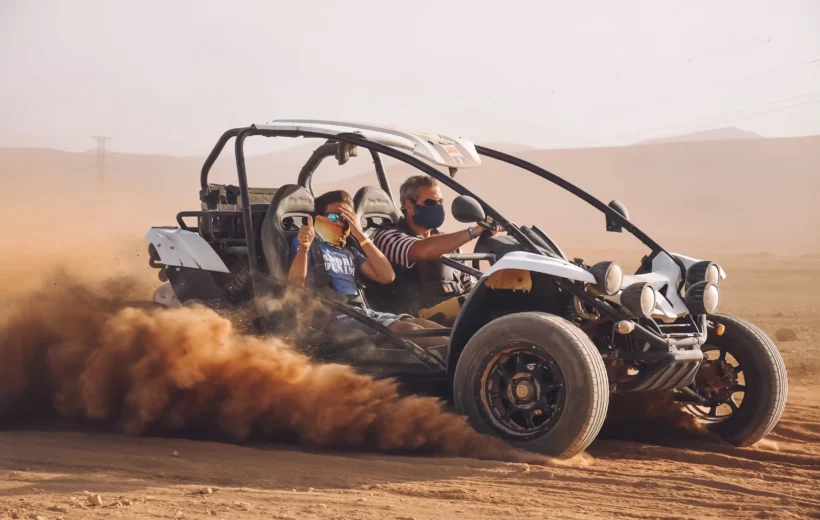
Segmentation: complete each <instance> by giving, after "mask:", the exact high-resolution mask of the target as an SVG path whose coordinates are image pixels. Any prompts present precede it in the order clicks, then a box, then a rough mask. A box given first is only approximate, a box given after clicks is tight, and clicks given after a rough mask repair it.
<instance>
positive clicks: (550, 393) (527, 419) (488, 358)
mask: <svg viewBox="0 0 820 520" xmlns="http://www.w3.org/2000/svg"><path fill="white" fill-rule="evenodd" d="M453 389H454V391H453V394H454V401H455V406H456V409H457V410H458V412H459V413H461V414H463V415H466V416H467V418H468V419H469V421H470V423H471V424H472V425H473V427H474V428H475V429H476V430H478V431H479V432H482V433H486V434H490V435H495V436H496V437H501V438H502V439H504V440H505V441H507V442H509V443H511V444H513V445H515V446H517V447H519V448H522V449H526V450H529V451H535V452H539V453H543V454H546V455H550V456H553V457H558V458H570V457H572V456H574V455H576V454H578V453H580V452H582V451H583V450H585V449H586V448H587V447H588V446H589V444H590V443H591V442H592V441H593V440H594V439H595V437H596V436H597V435H598V432H599V431H600V429H601V426H602V425H603V422H604V419H605V418H606V412H607V407H608V404H609V385H608V381H607V375H606V370H605V368H604V364H603V361H602V360H601V355H600V354H599V353H598V350H597V349H596V348H595V345H594V344H593V343H592V341H591V340H590V339H589V338H588V337H587V336H586V335H585V334H584V333H583V332H582V331H581V330H580V329H579V328H578V327H576V326H575V325H573V324H572V323H570V322H568V321H566V320H564V319H563V318H559V317H557V316H553V315H549V314H544V313H537V312H526V313H518V314H510V315H507V316H504V317H502V318H498V319H496V320H493V321H491V322H490V323H488V324H487V325H485V326H484V327H482V328H481V330H479V331H478V332H477V333H476V334H475V335H474V336H473V337H472V338H471V339H470V341H469V342H468V343H467V346H466V347H465V348H464V351H463V352H462V353H461V356H460V357H459V360H458V364H457V365H456V371H455V379H454V382H453Z"/></svg>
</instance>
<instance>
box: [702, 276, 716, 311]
mask: <svg viewBox="0 0 820 520" xmlns="http://www.w3.org/2000/svg"><path fill="white" fill-rule="evenodd" d="M719 306H720V291H719V290H718V288H717V285H715V284H713V283H712V282H706V288H705V289H704V290H703V308H704V309H705V310H706V312H708V313H709V314H712V313H713V312H715V311H716V310H718V307H719Z"/></svg>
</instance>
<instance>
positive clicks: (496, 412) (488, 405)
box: [478, 343, 565, 440]
mask: <svg viewBox="0 0 820 520" xmlns="http://www.w3.org/2000/svg"><path fill="white" fill-rule="evenodd" d="M478 385H479V389H480V392H479V395H480V400H479V403H480V405H481V407H482V413H483V414H484V416H485V417H486V419H487V420H488V421H489V422H490V424H492V425H493V426H494V427H495V428H496V429H497V430H499V431H500V432H501V433H503V434H504V435H507V436H511V437H515V438H517V439H519V440H526V439H531V438H533V437H538V436H540V435H543V434H544V433H546V432H547V431H549V430H550V429H551V428H552V427H553V426H554V425H555V423H556V422H557V421H558V418H559V417H560V415H561V412H562V411H563V408H564V401H565V386H564V377H563V374H562V373H561V369H560V368H559V366H558V363H556V362H555V360H554V359H553V358H552V357H551V356H550V355H549V354H547V353H546V352H544V351H543V350H541V349H539V348H537V347H536V346H535V345H532V344H522V343H514V344H511V345H509V346H508V347H507V348H505V349H504V350H502V351H501V352H500V353H498V354H496V355H494V356H493V357H492V359H490V361H489V363H487V365H486V367H485V369H484V371H483V372H482V373H481V375H480V377H479V381H478Z"/></svg>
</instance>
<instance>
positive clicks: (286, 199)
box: [261, 184, 313, 281]
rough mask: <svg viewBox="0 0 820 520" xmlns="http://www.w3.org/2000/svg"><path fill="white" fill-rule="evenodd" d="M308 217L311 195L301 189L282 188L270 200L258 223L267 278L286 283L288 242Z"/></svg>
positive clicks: (287, 186) (310, 211)
mask: <svg viewBox="0 0 820 520" xmlns="http://www.w3.org/2000/svg"><path fill="white" fill-rule="evenodd" d="M312 214H313V195H311V194H310V192H308V191H307V190H306V189H305V188H303V187H302V186H298V185H296V184H286V185H284V186H282V187H281V188H279V189H278V190H277V191H276V194H275V195H274V196H273V199H272V200H271V202H270V205H269V206H268V212H267V213H266V214H265V220H263V221H262V229H261V235H262V236H261V239H262V252H263V253H264V255H265V262H266V263H267V265H268V274H270V275H271V276H272V277H274V278H275V279H277V280H280V281H286V280H287V279H288V257H289V255H290V242H291V240H293V237H295V236H296V235H297V233H299V228H301V227H302V226H303V225H304V224H305V223H306V222H307V217H308V216H310V215H312Z"/></svg>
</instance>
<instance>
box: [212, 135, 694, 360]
mask: <svg viewBox="0 0 820 520" xmlns="http://www.w3.org/2000/svg"><path fill="white" fill-rule="evenodd" d="M274 123H276V122H274ZM297 123H299V124H272V125H251V126H248V127H244V128H233V129H231V130H228V131H226V132H225V133H223V134H222V136H221V137H220V138H219V140H218V141H217V143H216V145H215V146H214V148H213V149H212V150H211V153H210V154H209V155H208V157H207V158H206V160H205V163H204V164H203V166H202V170H201V173H200V185H201V190H200V200H201V201H202V202H203V203H205V204H206V205H208V208H209V209H215V207H216V206H215V203H214V197H213V196H212V193H211V187H210V186H209V184H208V174H209V172H210V170H211V167H212V166H213V164H214V162H215V161H216V159H217V158H218V157H219V155H220V154H221V152H222V150H223V149H224V147H225V145H226V144H227V143H228V141H230V140H231V139H235V142H234V150H235V157H236V170H237V177H238V182H239V191H240V200H241V213H242V221H243V226H244V229H245V233H246V236H247V237H253V236H254V222H253V214H252V209H251V204H250V199H249V191H248V178H247V170H246V165H245V155H244V143H245V139H247V138H248V137H251V136H263V137H291V138H295V137H305V138H317V139H326V140H327V142H326V143H325V144H324V145H322V146H321V147H319V148H318V149H317V150H316V151H315V152H314V153H313V155H312V156H311V158H310V160H308V162H307V163H306V164H305V166H304V167H303V168H302V170H301V171H300V173H299V177H298V184H299V185H300V186H302V187H305V188H306V189H308V191H311V192H312V189H311V180H312V175H313V173H314V171H315V170H316V168H317V167H318V165H319V163H320V162H321V160H322V159H324V158H325V157H328V156H330V155H333V154H335V153H336V150H337V147H338V144H339V143H345V144H348V145H354V146H356V147H359V148H363V149H366V150H368V151H369V152H370V154H371V157H372V159H373V162H374V165H375V169H376V176H377V178H378V180H379V184H380V187H381V188H382V189H383V190H385V191H386V192H387V193H388V194H390V195H391V198H392V194H391V191H390V186H389V183H388V182H387V178H386V175H385V172H384V167H383V165H382V161H381V157H380V156H381V155H385V156H388V157H392V158H394V159H397V160H399V161H402V162H404V163H406V164H408V165H410V166H412V167H414V168H416V169H418V170H420V171H421V172H422V173H424V174H427V175H429V176H431V177H433V178H435V179H436V180H438V181H439V182H440V183H442V184H444V185H445V186H447V187H449V188H451V189H452V190H453V191H455V192H456V193H458V194H459V195H465V196H469V197H473V198H474V199H475V200H476V201H477V202H478V203H479V204H480V205H481V207H482V208H483V209H484V212H485V213H486V214H487V215H488V216H490V217H492V219H493V220H494V221H495V222H496V223H497V224H500V225H501V226H502V227H503V228H504V229H505V231H506V232H507V233H508V235H511V236H513V237H514V238H515V239H516V241H517V242H519V243H520V244H521V246H522V247H523V248H524V249H525V250H526V251H527V252H530V253H534V254H536V255H547V256H551V255H552V253H551V251H550V250H549V249H550V248H549V247H543V244H542V245H540V246H539V245H538V244H536V242H535V241H534V240H533V239H532V238H531V237H530V236H528V234H527V233H525V232H524V231H522V229H521V228H520V227H519V226H517V225H516V224H514V223H513V222H511V221H509V220H508V219H506V218H505V217H504V216H503V215H501V214H500V213H499V212H498V211H497V210H496V209H495V208H493V207H492V206H491V205H490V204H489V203H487V202H486V201H485V200H483V199H482V198H481V197H479V196H478V195H476V194H475V193H473V192H472V191H470V190H469V189H468V188H466V187H465V186H463V185H461V184H460V183H459V182H457V181H456V180H455V179H454V176H455V172H456V170H457V169H458V168H457V167H456V166H454V165H450V164H444V163H443V162H439V161H436V164H439V165H440V166H447V167H448V168H449V173H450V175H447V174H445V173H443V172H441V171H439V170H438V169H436V168H435V167H433V166H432V165H431V164H429V163H428V162H427V161H431V157H430V153H427V154H424V153H422V154H419V153H417V151H416V150H414V153H416V154H417V155H422V157H424V159H426V160H422V159H420V158H418V157H414V156H412V155H410V154H408V153H406V152H404V151H401V150H398V149H396V148H395V146H397V144H396V143H393V142H389V143H388V144H383V142H376V140H373V139H369V138H368V137H367V136H366V134H367V133H368V132H370V131H372V130H377V131H378V130H379V129H378V128H377V127H364V128H365V129H366V130H365V131H358V130H357V128H359V126H358V125H353V124H348V123H332V124H330V125H328V122H325V121H318V122H311V121H298V122H297ZM311 123H315V124H311ZM334 127H338V128H334ZM347 130H349V131H347ZM388 132H390V133H392V134H398V135H409V134H402V133H401V132H396V131H393V130H388ZM371 133H372V132H371ZM413 137H418V135H414V136H413ZM430 142H431V144H432V141H430ZM399 146H402V147H404V148H405V149H410V146H408V144H407V142H401V143H399ZM416 146H418V143H416ZM474 150H475V152H476V154H477V155H478V156H484V157H490V158H492V159H496V160H498V161H500V162H503V163H506V164H509V165H512V166H516V167H518V168H522V169H524V170H527V171H529V172H531V173H533V174H535V175H537V176H538V177H541V178H543V179H545V180H547V181H549V182H551V183H553V184H555V185H557V186H559V187H560V188H562V189H564V190H566V191H568V192H569V193H571V194H573V195H575V196H576V197H578V198H580V199H581V200H583V201H585V202H587V203H588V204H589V205H591V206H592V207H594V208H595V209H597V210H599V211H600V212H601V213H603V214H604V215H605V216H606V217H607V219H609V220H611V221H612V222H614V223H615V224H617V225H618V226H620V227H621V228H624V229H626V230H627V231H629V232H630V233H631V234H632V235H633V236H635V237H636V238H638V239H639V240H640V241H641V242H642V243H643V244H644V245H646V246H647V247H648V248H649V249H650V250H651V253H650V255H649V256H647V257H646V258H645V260H644V261H645V262H647V261H651V259H652V258H654V257H655V256H656V255H658V254H661V253H666V254H667V255H668V256H669V257H670V258H672V259H673V260H674V261H675V263H676V264H677V265H678V267H679V268H680V269H681V278H684V277H685V272H686V268H685V266H684V265H683V263H682V262H681V261H680V260H679V259H677V258H676V257H675V256H674V255H671V254H669V253H668V252H667V251H666V250H665V249H664V248H663V247H662V246H660V245H659V244H658V243H657V242H656V241H654V240H653V239H652V238H650V237H649V236H648V235H647V234H646V233H644V232H643V231H642V230H641V229H640V228H639V227H638V226H636V225H634V224H633V223H632V222H630V221H629V220H628V219H627V218H625V217H624V216H623V215H621V213H619V212H618V211H616V210H615V209H613V208H612V207H610V206H609V205H607V204H605V203H604V202H602V201H601V200H599V199H597V198H595V197H594V196H592V195H591V194H589V193H587V192H586V191H584V190H582V189H581V188H579V187H578V186H575V185H574V184H572V183H570V182H569V181H567V180H565V179H563V178H561V177H559V176H558V175H556V174H554V173H552V172H549V171H547V170H545V169H544V168H541V167H539V166H536V165H535V164H532V163H530V162H527V161H525V160H523V159H520V158H517V157H515V156H512V155H509V154H506V153H504V152H501V151H498V150H494V149H491V148H488V147H484V146H475V148H474ZM431 162H432V161H431ZM476 165H477V164H470V165H469V166H476ZM247 253H248V264H249V268H250V270H251V271H252V272H258V255H257V247H256V243H255V241H254V240H253V239H252V238H250V239H248V240H247ZM556 256H557V255H556ZM557 283H558V285H559V287H560V288H561V289H563V290H565V291H567V292H568V293H570V294H572V295H573V296H576V297H578V298H579V299H581V300H582V301H584V302H586V303H587V304H589V305H590V306H592V307H593V308H595V309H597V310H598V311H599V312H600V313H601V314H602V315H604V316H606V317H608V318H610V319H612V320H614V321H620V320H624V319H627V317H626V316H625V315H623V314H622V313H621V312H620V311H619V310H617V309H616V308H614V307H613V306H612V305H610V304H609V303H608V302H606V301H603V300H600V299H597V298H594V297H593V296H591V295H590V294H589V293H588V292H587V291H585V290H583V288H581V287H579V286H578V285H577V284H575V283H572V282H569V281H567V280H557ZM328 303H329V304H330V305H331V306H332V307H334V308H336V309H338V310H339V311H341V312H344V313H345V314H348V315H350V316H351V317H353V318H354V319H356V320H357V321H360V322H362V323H365V324H367V325H369V326H370V327H371V328H373V329H374V330H377V331H379V332H381V333H382V334H386V335H388V336H390V337H391V338H392V339H393V340H394V341H395V340H397V339H398V337H396V338H394V337H393V336H398V335H396V334H395V333H393V332H392V331H391V330H389V329H386V328H385V327H382V326H380V325H379V324H378V323H375V322H373V320H371V319H369V318H367V317H366V316H363V315H361V314H360V313H357V312H355V311H353V310H351V309H349V308H348V307H347V306H346V305H343V304H340V303H338V302H334V301H330V300H328ZM383 329H386V330H383ZM422 332H423V333H424V331H422ZM429 332H432V331H429ZM634 332H635V334H636V335H637V336H639V337H640V338H641V339H642V340H644V341H646V342H648V343H650V344H652V345H654V346H655V347H656V348H665V349H668V348H669V347H670V346H671V345H677V346H684V345H686V344H687V343H688V342H687V341H686V340H675V339H670V338H665V337H663V335H662V334H661V333H660V332H659V331H656V330H651V329H650V328H647V327H644V326H642V325H641V324H636V327H635V330H634ZM416 335H422V334H416ZM423 335H431V334H429V333H424V334H423ZM406 336H413V334H410V335H406ZM400 342H401V343H403V344H404V346H405V347H407V346H409V345H408V344H407V342H406V340H404V339H401V340H400ZM411 344H412V342H411ZM413 347H414V348H413ZM421 350H423V349H421V348H420V347H418V346H416V345H415V344H412V347H411V351H413V352H414V353H415V354H416V356H417V357H420V358H423V359H421V360H422V362H423V363H424V364H426V365H428V366H430V365H431V364H433V365H435V364H439V365H440V366H441V364H440V363H437V361H438V360H437V359H436V358H434V357H431V356H430V355H429V354H428V353H426V352H424V353H422V352H420V351H421Z"/></svg>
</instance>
